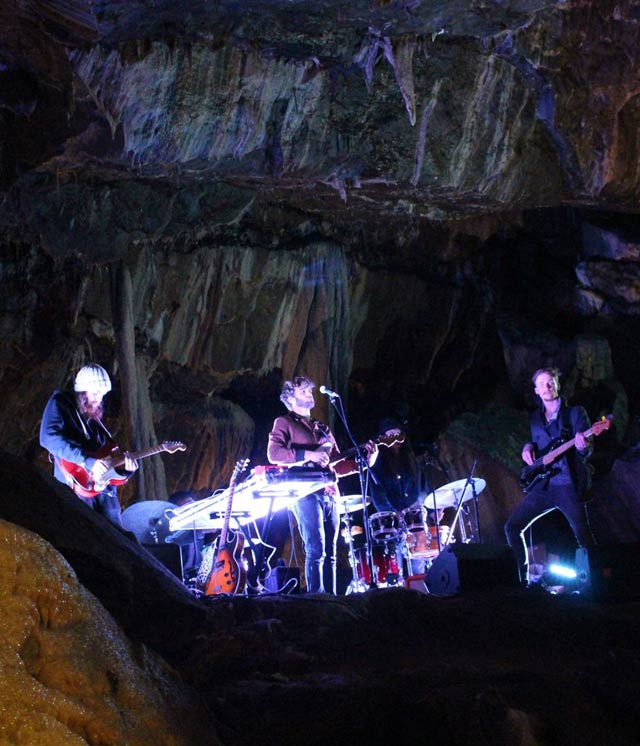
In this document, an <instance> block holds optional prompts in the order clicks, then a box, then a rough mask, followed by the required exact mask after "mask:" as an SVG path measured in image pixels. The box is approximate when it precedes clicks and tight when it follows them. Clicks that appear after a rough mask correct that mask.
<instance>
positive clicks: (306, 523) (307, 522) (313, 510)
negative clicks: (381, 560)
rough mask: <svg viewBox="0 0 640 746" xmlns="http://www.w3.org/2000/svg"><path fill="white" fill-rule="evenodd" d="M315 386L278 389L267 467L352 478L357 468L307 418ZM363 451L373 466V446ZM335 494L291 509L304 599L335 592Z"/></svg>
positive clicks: (320, 493)
mask: <svg viewBox="0 0 640 746" xmlns="http://www.w3.org/2000/svg"><path fill="white" fill-rule="evenodd" d="M314 385H315V384H314V383H313V381H312V380H311V379H309V378H307V377H306V376H297V377H296V378H294V379H293V380H291V381H285V382H284V383H283V385H282V392H281V394H280V401H281V402H282V403H283V404H284V406H285V407H286V409H287V412H286V414H283V415H281V416H280V417H276V419H275V420H274V422H273V427H272V428H271V432H270V433H269V442H268V445H267V458H268V459H269V463H271V464H276V465H278V466H284V467H290V466H304V467H308V468H311V469H317V468H320V469H323V470H328V471H330V472H333V473H334V474H335V476H336V478H338V477H343V476H348V475H349V474H355V473H356V472H357V471H358V466H359V464H358V463H357V462H356V461H355V460H354V459H353V458H351V457H350V456H348V455H346V454H345V456H341V455H340V449H339V448H338V445H337V443H336V440H335V438H334V436H333V433H332V432H331V429H330V428H329V427H328V426H327V425H324V424H323V423H321V422H318V420H315V419H314V418H313V417H312V416H311V410H312V409H313V407H314V406H315V400H314V397H313V389H314ZM318 391H320V392H322V393H323V394H326V395H327V396H330V397H338V394H336V393H335V392H334V391H331V390H330V389H328V388H327V387H326V386H320V387H319V388H318ZM364 448H365V451H366V459H367V463H368V464H369V466H372V465H373V464H374V463H375V460H376V458H377V456H378V446H377V445H376V444H375V443H374V442H373V441H370V442H369V443H367V444H366V445H365V446H364ZM339 494H340V493H339V490H338V486H337V484H336V483H335V482H331V483H327V484H326V485H325V486H324V487H321V488H320V489H318V490H317V491H316V492H313V493H311V494H310V495H305V496H304V497H301V498H300V499H298V500H296V501H295V502H294V503H293V504H292V505H291V507H290V510H291V511H292V513H293V514H294V515H295V517H296V521H297V523H298V529H299V530H300V535H301V537H302V544H303V547H304V553H305V564H304V571H305V579H306V584H307V591H308V592H309V593H333V594H335V592H336V552H337V542H338V533H339V528H340V514H339V511H338V506H337V503H336V497H338V496H339Z"/></svg>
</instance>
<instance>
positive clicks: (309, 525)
mask: <svg viewBox="0 0 640 746" xmlns="http://www.w3.org/2000/svg"><path fill="white" fill-rule="evenodd" d="M292 511H293V514H294V515H295V517H296V520H297V521H298V528H299V529H300V535H301V536H302V543H303V544H304V551H305V562H304V571H305V575H306V578H307V592H308V593H333V594H335V592H336V547H337V543H338V526H339V516H338V507H337V505H336V502H335V500H334V499H333V498H330V497H326V496H325V495H323V494H322V493H320V494H317V493H314V494H313V495H307V496H306V497H303V498H301V499H300V500H298V501H297V502H296V503H294V505H293V507H292Z"/></svg>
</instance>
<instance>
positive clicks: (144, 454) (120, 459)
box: [112, 445, 166, 467]
mask: <svg viewBox="0 0 640 746" xmlns="http://www.w3.org/2000/svg"><path fill="white" fill-rule="evenodd" d="M163 451H166V448H165V446H164V445H159V446H150V447H149V448H143V449H142V450H141V451H135V452H134V453H130V454H129V456H130V457H131V458H132V459H134V460H135V461H138V460H140V459H141V458H148V457H149V456H155V455H156V453H162V452H163ZM112 460H113V466H114V467H118V466H122V464H124V454H122V456H117V457H115V458H114V457H112Z"/></svg>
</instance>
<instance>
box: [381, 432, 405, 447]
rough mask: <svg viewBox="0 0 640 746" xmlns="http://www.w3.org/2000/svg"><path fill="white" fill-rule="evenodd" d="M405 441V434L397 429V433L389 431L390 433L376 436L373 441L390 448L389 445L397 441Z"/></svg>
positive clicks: (393, 444)
mask: <svg viewBox="0 0 640 746" xmlns="http://www.w3.org/2000/svg"><path fill="white" fill-rule="evenodd" d="M404 441H405V434H404V433H403V432H401V431H400V430H398V432H397V433H391V434H390V435H380V436H379V437H377V438H376V440H375V442H376V443H377V444H378V445H379V446H386V447H387V448H390V447H391V446H395V445H396V444H397V443H404Z"/></svg>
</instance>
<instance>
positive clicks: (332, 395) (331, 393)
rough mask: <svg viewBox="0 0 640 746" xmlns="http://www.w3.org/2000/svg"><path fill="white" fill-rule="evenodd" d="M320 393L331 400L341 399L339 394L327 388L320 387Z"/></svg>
mask: <svg viewBox="0 0 640 746" xmlns="http://www.w3.org/2000/svg"><path fill="white" fill-rule="evenodd" d="M318 391H319V392H320V393H321V394H326V395H327V396H328V397H330V398H331V399H339V398H340V394H337V393H336V392H335V391H331V389H328V388H327V387H326V386H320V388H319V389H318Z"/></svg>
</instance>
